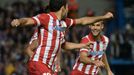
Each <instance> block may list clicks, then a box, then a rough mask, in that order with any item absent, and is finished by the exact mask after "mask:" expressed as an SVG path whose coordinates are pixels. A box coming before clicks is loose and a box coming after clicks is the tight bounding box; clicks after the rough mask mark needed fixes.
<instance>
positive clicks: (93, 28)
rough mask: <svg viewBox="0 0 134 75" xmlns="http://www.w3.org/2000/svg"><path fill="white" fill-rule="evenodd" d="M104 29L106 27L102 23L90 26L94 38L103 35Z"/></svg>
mask: <svg viewBox="0 0 134 75" xmlns="http://www.w3.org/2000/svg"><path fill="white" fill-rule="evenodd" d="M103 27H104V25H103V22H102V21H100V22H96V23H94V24H92V25H91V26H90V29H91V32H92V34H93V36H98V35H99V34H100V33H101V31H102V29H103Z"/></svg>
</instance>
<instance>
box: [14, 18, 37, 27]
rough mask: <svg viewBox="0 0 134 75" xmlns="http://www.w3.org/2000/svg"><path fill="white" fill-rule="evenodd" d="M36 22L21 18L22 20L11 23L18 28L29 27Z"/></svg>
mask: <svg viewBox="0 0 134 75" xmlns="http://www.w3.org/2000/svg"><path fill="white" fill-rule="evenodd" d="M33 24H34V20H33V19H32V18H20V19H14V20H13V21H12V22H11V25H12V26H13V27H14V26H15V27H17V26H28V25H33Z"/></svg>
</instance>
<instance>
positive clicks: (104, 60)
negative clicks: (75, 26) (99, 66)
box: [102, 54, 111, 71]
mask: <svg viewBox="0 0 134 75" xmlns="http://www.w3.org/2000/svg"><path fill="white" fill-rule="evenodd" d="M102 61H103V62H104V64H105V68H106V69H107V71H111V69H110V66H109V64H108V61H107V57H106V54H104V56H103V59H102Z"/></svg>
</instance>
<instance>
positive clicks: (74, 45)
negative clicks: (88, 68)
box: [62, 42, 92, 50]
mask: <svg viewBox="0 0 134 75" xmlns="http://www.w3.org/2000/svg"><path fill="white" fill-rule="evenodd" d="M91 43H92V42H88V43H86V44H83V43H72V42H65V43H64V44H63V45H62V48H63V49H65V50H72V49H79V48H87V49H88V48H89V45H90V44H91Z"/></svg>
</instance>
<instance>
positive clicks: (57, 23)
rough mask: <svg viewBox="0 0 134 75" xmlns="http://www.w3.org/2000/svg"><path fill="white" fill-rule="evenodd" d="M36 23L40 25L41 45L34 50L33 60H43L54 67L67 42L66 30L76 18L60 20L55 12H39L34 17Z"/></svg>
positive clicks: (50, 66) (39, 36)
mask: <svg viewBox="0 0 134 75" xmlns="http://www.w3.org/2000/svg"><path fill="white" fill-rule="evenodd" d="M32 19H33V20H34V21H35V25H37V26H39V27H40V30H38V39H39V42H38V43H39V45H38V47H37V49H36V50H35V52H34V55H33V57H32V61H38V62H42V63H44V64H46V65H48V67H49V68H52V65H53V64H54V60H55V58H56V56H57V54H58V51H59V50H60V48H61V44H62V43H64V42H65V39H64V32H65V31H64V30H65V29H66V28H69V27H70V26H72V25H74V24H75V20H72V19H69V18H67V19H65V20H64V21H61V20H58V18H57V17H56V15H55V14H54V13H53V12H50V13H49V14H39V15H37V16H35V17H33V18H32Z"/></svg>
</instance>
